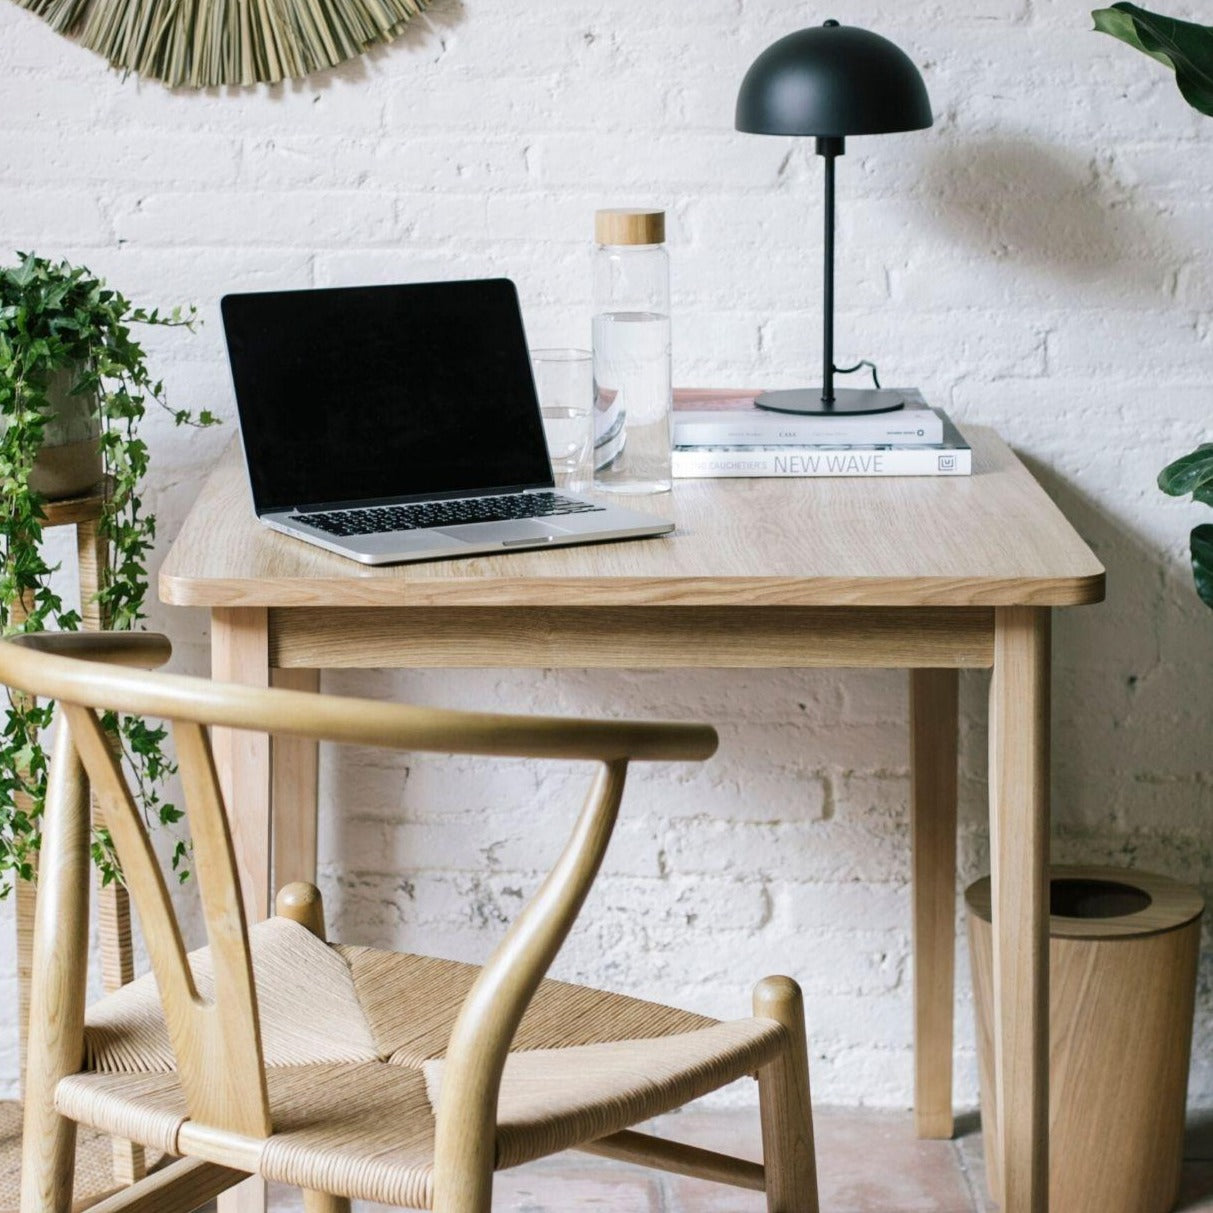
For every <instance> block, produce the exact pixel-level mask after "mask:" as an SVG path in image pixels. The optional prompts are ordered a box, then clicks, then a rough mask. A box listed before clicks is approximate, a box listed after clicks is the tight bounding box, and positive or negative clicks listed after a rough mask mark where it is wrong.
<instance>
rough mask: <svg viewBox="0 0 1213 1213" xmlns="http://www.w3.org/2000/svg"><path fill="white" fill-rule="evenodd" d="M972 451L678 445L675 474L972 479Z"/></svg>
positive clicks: (674, 465) (701, 475) (703, 475)
mask: <svg viewBox="0 0 1213 1213" xmlns="http://www.w3.org/2000/svg"><path fill="white" fill-rule="evenodd" d="M972 470H973V453H972V451H970V450H968V449H967V448H958V449H956V450H945V451H941V450H939V449H937V448H932V449H929V450H922V451H915V450H906V449H904V448H903V449H900V450H876V451H871V450H850V451H842V450H840V451H815V450H809V449H806V448H804V447H800V448H789V449H788V450H786V451H780V450H748V451H747V450H712V449H705V448H692V447H685V446H682V447H675V449H674V452H673V473H674V475H675V476H676V477H679V478H681V479H694V478H701V477H723V476H800V477H813V476H968V475H970V474H971V473H972Z"/></svg>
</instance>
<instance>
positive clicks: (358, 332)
mask: <svg viewBox="0 0 1213 1213" xmlns="http://www.w3.org/2000/svg"><path fill="white" fill-rule="evenodd" d="M223 325H224V329H225V331H226V334H227V344H228V354H229V357H230V359H231V365H232V380H233V382H234V384H235V388H236V404H237V408H238V409H239V413H240V429H241V435H242V438H243V440H244V451H245V456H246V458H247V460H248V469H249V480H250V481H251V483H252V489H253V504H254V505H255V507H256V509H257V512H258V513H259V514H260V513H266V512H269V511H272V510H280V509H292V508H295V507H297V506H315V505H335V504H338V503H344V502H368V501H376V500H384V499H396V498H409V497H418V498H424V497H430V496H436V495H443V494H449V495H460V494H466V495H474V494H477V493H482V492H491V491H496V492H502V491H506V490H509V489H519V488H548V487H551V485H552V468H551V463H550V462H549V460H548V453H547V446H546V444H545V442H544V437H543V424H542V421H541V419H540V414H539V405H538V403H537V401H536V398H535V386H534V380H533V379H532V376H531V366H530V359H529V356H528V353H527V346H526V337H525V334H524V333H523V328H522V314H521V311H520V309H519V306H518V295H517V292H516V291H515V289H514V284H513V283H512V282H510V281H508V280H507V279H504V278H498V279H485V280H477V281H466V282H423V283H410V284H407V285H403V286H367V287H342V288H337V289H330V290H307V291H275V292H268V293H264V294H252V295H228V296H226V297H225V298H224V300H223Z"/></svg>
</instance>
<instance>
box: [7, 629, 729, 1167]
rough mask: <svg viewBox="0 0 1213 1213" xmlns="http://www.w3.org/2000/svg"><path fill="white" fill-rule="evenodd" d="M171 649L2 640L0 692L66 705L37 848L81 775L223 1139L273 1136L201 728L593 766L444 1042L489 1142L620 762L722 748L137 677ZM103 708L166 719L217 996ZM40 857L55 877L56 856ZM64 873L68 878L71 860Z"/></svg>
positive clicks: (708, 737) (595, 851) (208, 1115)
mask: <svg viewBox="0 0 1213 1213" xmlns="http://www.w3.org/2000/svg"><path fill="white" fill-rule="evenodd" d="M168 651H169V650H168V645H167V642H166V641H164V640H163V638H161V637H154V636H150V635H131V634H106V633H101V634H72V635H54V636H52V635H40V636H26V637H21V638H19V639H18V640H17V641H14V642H8V643H3V644H0V681H2V682H4V683H5V684H7V685H8V686H10V687H14V688H17V689H20V690H24V691H28V692H30V693H33V694H35V695H39V696H44V697H49V698H53V699H55V700H57V701H58V703H59V708H60V716H59V719H60V723H61V725H63V724H66V726H67V728H68V730H69V732H70V737H71V742H72V745H71V746H65V745H64V746H59V747H57V752H56V760H55V762H54V763H53V764H52V771H51V781H52V786H51V789H50V792H49V793H48V799H47V813H48V823H47V825H48V829H47V837H48V838H50V837H52V836H53V837H55V838H59V837H64V838H66V837H71V838H75V839H77V840H78V839H80V838H83V837H85V836H86V831H85V830H83V829H82V828H80V823H78V822H77V823H74V828H70V829H60V828H56V829H54V830H52V829H51V828H50V827H51V826H52V824H55V825H56V826H59V825H62V824H63V823H52V822H51V821H50V817H51V815H53V814H56V813H59V814H66V813H74V814H79V813H84V812H87V809H86V808H85V807H84V806H85V805H86V798H85V797H83V796H82V795H80V794H79V792H78V788H77V786H76V785H77V784H78V783H79V780H80V778H81V763H82V764H83V769H84V771H87V774H88V778H89V780H90V782H91V784H92V787H93V790H94V793H95V794H96V795H97V797H98V799H99V802H100V804H101V806H102V810H103V813H104V816H105V821H106V825H107V826H108V828H109V830H110V832H111V834H112V836H113V839H114V845H115V849H116V851H117V855H118V859H119V862H120V864H121V867H122V871H123V875H124V879H125V881H126V883H127V886H128V888H129V889H130V892H131V894H132V897H133V899H134V901H135V905H136V908H137V910H138V912H139V918H140V922H141V925H142V928H143V934H144V938H145V941H146V944H147V949H148V953H149V956H150V958H151V962H152V967H153V970H154V972H155V975H156V981H157V984H158V986H159V990H160V996H161V1001H162V1003H163V1006H164V1012H165V1020H166V1024H167V1028H168V1032H169V1038H170V1042H171V1044H172V1047H173V1051H174V1054H175V1056H176V1059H177V1065H178V1072H179V1077H180V1082H181V1085H182V1088H183V1090H184V1092H185V1096H186V1100H187V1105H188V1109H189V1115H190V1118H191V1119H192V1120H195V1121H198V1122H201V1123H202V1124H205V1125H210V1126H213V1127H215V1128H216V1129H219V1130H224V1131H228V1132H231V1133H237V1134H240V1135H242V1136H247V1137H258V1138H260V1137H264V1136H266V1135H268V1134H269V1133H270V1132H271V1131H272V1124H271V1119H270V1112H269V1103H268V1099H267V1095H266V1081H265V1068H264V1063H263V1054H262V1047H261V1035H260V1027H259V1023H258V1014H257V1001H256V994H255V984H254V978H253V970H252V962H251V958H250V953H249V943H248V927H247V922H246V917H245V911H244V907H243V905H242V902H241V899H240V894H239V883H238V879H237V873H236V863H235V856H234V852H233V847H232V839H231V833H230V830H229V827H228V817H227V813H226V812H225V809H224V805H223V799H222V795H221V792H220V788H219V781H218V777H217V773H216V770H215V765H214V760H213V757H212V753H211V747H210V740H209V737H208V734H207V726H208V725H221V726H224V727H229V728H239V729H250V730H257V731H262V732H269V733H286V734H292V735H295V736H304V737H310V738H314V739H316V740H324V741H334V742H346V743H354V744H359V745H379V746H390V747H393V748H399V749H408V750H419V751H435V752H441V753H459V754H483V755H501V756H515V757H534V758H565V759H569V758H572V759H585V760H591V761H594V762H596V763H598V764H600V767H601V772H600V775H599V777H598V778H597V779H596V780H595V781H594V786H593V788H592V790H591V793H590V796H589V798H588V799H587V802H586V807H585V809H584V810H583V812H582V814H581V817H580V818H579V819H578V822H577V825H576V826H575V827H574V829H573V832H572V834H571V836H570V840H569V842H568V844H567V845H566V847H565V850H564V853H563V854H562V856H561V858H560V860H559V861H558V862H557V864H556V866H555V867H554V868H553V869H552V872H551V873H550V874H549V876H548V878H547V880H546V881H545V882H544V884H543V886H542V888H541V889H540V890H539V892H538V893H537V894H536V895H535V897H534V898H533V899H532V900H531V902H530V903H529V904H528V906H527V907H526V909H525V910H524V911H523V913H522V914H521V915H520V916H519V918H518V919H517V920H516V922H515V924H514V926H513V927H512V928H511V931H510V932H509V934H508V935H507V937H506V939H505V941H503V943H502V944H501V945H500V946H499V947H498V949H497V950H496V952H495V953H494V956H493V957H492V959H491V960H490V961H489V963H488V964H487V965H486V966H485V968H484V970H483V972H482V975H481V978H480V980H479V981H478V982H477V983H476V986H475V987H474V989H473V991H472V992H471V994H469V996H468V999H467V1001H466V1002H465V1004H464V1009H463V1012H462V1013H461V1015H460V1017H459V1020H458V1022H457V1024H456V1027H455V1030H454V1033H453V1035H452V1044H451V1050H450V1051H449V1052H448V1060H449V1063H450V1072H449V1074H448V1077H447V1079H445V1080H444V1091H445V1092H446V1093H447V1094H449V1095H450V1096H451V1099H450V1104H449V1106H450V1107H453V1108H460V1109H462V1112H461V1116H463V1117H464V1118H465V1119H466V1118H467V1116H468V1110H469V1109H472V1110H474V1112H475V1114H474V1115H472V1116H471V1119H472V1120H477V1121H480V1122H483V1123H482V1124H481V1128H487V1135H488V1137H489V1138H490V1145H491V1138H492V1127H493V1124H494V1123H495V1121H494V1117H495V1110H496V1099H497V1090H498V1084H499V1082H500V1075H501V1069H502V1066H503V1065H504V1060H505V1054H506V1051H507V1050H508V1047H509V1042H510V1040H511V1039H512V1037H513V1034H514V1031H515V1029H516V1028H517V1025H518V1021H519V1020H520V1019H521V1017H522V1014H523V1012H524V1011H525V1009H526V1006H527V1004H528V1002H529V1001H530V998H531V996H532V994H533V993H534V991H535V989H536V988H537V987H538V984H539V982H540V980H541V979H542V977H543V975H544V973H545V972H546V970H547V967H548V965H549V964H550V963H551V961H552V959H553V958H554V956H555V954H556V952H557V950H558V949H559V947H560V945H561V943H562V942H563V940H564V938H565V936H566V935H567V933H568V930H569V928H570V927H571V925H572V922H573V920H574V918H575V917H576V914H577V912H578V910H579V909H580V906H581V904H582V902H583V901H584V898H585V896H586V894H587V893H588V891H589V887H590V885H591V883H592V881H593V879H594V876H595V874H596V873H597V870H598V865H599V863H600V862H601V859H602V855H603V852H604V851H605V848H606V843H607V841H608V840H609V837H610V833H611V829H612V827H613V824H614V820H615V814H616V812H617V810H618V807H619V802H620V798H621V795H622V790H623V779H624V773H625V770H626V766H627V763H628V761H629V760H631V759H654V760H668V761H677V760H684V759H692V760H695V759H702V758H706V757H708V756H709V755H710V754H711V753H712V752H713V751H714V749H715V746H716V734H715V731H714V730H712V729H711V728H708V727H706V726H700V725H672V724H657V723H646V722H629V721H582V720H563V719H559V718H551V717H522V716H508V715H502V714H490V713H468V712H452V711H440V710H430V709H421V708H414V707H407V706H403V705H397V704H384V703H377V702H369V701H365V700H359V699H351V698H345V697H337V696H325V695H313V694H309V693H306V692H297V691H285V690H268V689H256V688H248V687H239V686H230V685H225V684H219V683H213V682H208V681H206V680H203V679H196V678H183V677H179V676H172V675H166V674H158V673H152V672H150V671H149V670H147V669H143V668H132V667H139V666H151V665H155V664H159V663H162V662H163V661H164V660H166V659H167V656H168ZM80 658H86V660H80ZM105 711H117V712H120V713H126V714H137V715H146V716H151V717H155V718H158V719H164V720H167V721H168V722H169V724H170V727H171V729H172V735H173V739H174V743H175V747H176V752H177V762H178V766H179V769H180V772H181V777H182V782H183V789H184V795H185V805H186V812H187V815H188V822H189V827H190V832H191V835H192V838H193V845H194V870H195V873H196V878H197V880H198V885H199V892H200V897H201V903H202V910H203V916H204V919H205V923H206V930H207V935H208V938H209V943H210V947H211V953H212V959H213V972H214V998H213V1000H210V1001H208V1000H206V999H204V998H202V997H201V996H200V995H199V992H198V989H197V986H196V985H195V982H194V979H193V976H192V974H191V972H190V968H189V965H188V962H187V960H186V952H185V946H184V943H183V941H182V936H181V931H180V927H179V925H178V922H177V918H176V915H175V913H174V910H173V906H172V902H171V899H170V897H169V894H168V889H167V887H166V884H165V881H164V876H163V874H162V872H161V869H160V865H159V863H158V861H157V858H156V855H155V853H154V850H153V847H152V844H151V841H150V839H149V837H148V834H147V830H146V828H145V826H144V823H143V820H142V816H141V814H140V812H139V809H138V808H137V806H136V805H135V803H134V799H133V797H132V794H131V790H130V787H129V784H128V782H127V779H126V777H125V774H124V772H123V769H122V765H121V763H120V761H119V760H118V758H117V757H116V756H115V750H114V746H113V742H112V738H111V737H110V735H109V734H108V733H107V731H106V730H105V728H104V727H103V724H102V721H101V716H100V713H102V712H105ZM74 845H79V843H78V842H77V843H76V844H74ZM49 858H50V861H51V862H52V863H53V864H57V863H59V862H60V861H61V860H63V859H64V857H55V856H50V857H49ZM69 858H70V857H69ZM62 866H63V867H64V869H65V870H67V869H69V868H70V870H72V871H77V870H79V864H78V863H77V864H75V865H74V866H73V864H72V863H70V862H66V863H63V864H62ZM69 893H70V891H65V892H64V893H63V894H62V895H64V896H67V895H69ZM77 895H79V891H78V890H77ZM50 914H53V911H51V912H50ZM42 921H43V919H41V918H40V920H39V932H40V933H39V937H38V938H37V939H36V941H35V949H36V955H37V956H38V957H41V958H42V960H43V961H44V962H45V963H46V964H47V965H48V966H49V967H54V968H56V969H58V968H60V967H61V966H62V964H63V963H64V962H65V960H66V959H68V958H65V957H64V956H62V955H59V956H56V954H55V947H56V943H55V939H54V933H53V931H48V932H46V933H43V932H42V931H41V924H42ZM46 921H47V922H48V923H49V922H51V921H52V917H50V916H48V918H47V919H46ZM45 936H49V938H48V937H45ZM65 1055H70V1050H68V1052H67V1054H65ZM77 1056H78V1054H77ZM443 1104H444V1105H446V1104H447V1095H446V1094H444V1099H443ZM455 1132H456V1128H455V1127H454V1126H448V1127H447V1128H444V1125H443V1116H442V1113H441V1110H440V1116H439V1136H440V1142H441V1139H442V1138H443V1136H444V1134H445V1135H446V1136H450V1135H451V1134H453V1133H455Z"/></svg>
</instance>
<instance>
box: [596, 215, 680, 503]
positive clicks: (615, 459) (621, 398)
mask: <svg viewBox="0 0 1213 1213" xmlns="http://www.w3.org/2000/svg"><path fill="white" fill-rule="evenodd" d="M594 228H595V236H596V239H597V245H598V247H597V248H596V249H595V251H594V334H593V338H594V432H595V464H596V465H598V466H597V467H596V470H595V472H594V487H595V488H596V489H606V490H608V491H611V492H620V493H664V492H668V491H669V488H670V425H671V418H670V406H671V400H672V393H671V386H670V259H669V256H668V255H667V253H666V250H665V243H664V241H665V212H664V211H648V210H609V211H599V212H598V213H597V215H596V216H595V223H594Z"/></svg>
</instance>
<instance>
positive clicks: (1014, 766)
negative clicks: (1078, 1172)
mask: <svg viewBox="0 0 1213 1213" xmlns="http://www.w3.org/2000/svg"><path fill="white" fill-rule="evenodd" d="M1049 625H1050V617H1049V611H1048V609H1047V608H1035V607H999V608H998V610H997V611H996V613H995V638H994V677H993V681H992V683H991V687H990V866H991V869H992V876H993V899H994V900H993V911H994V914H993V917H994V1067H995V1068H994V1074H995V1078H994V1086H995V1091H996V1098H997V1100H998V1124H999V1135H1000V1138H1001V1146H1002V1158H1003V1192H1002V1201H1001V1204H1002V1209H1003V1213H1045V1211H1046V1210H1047V1209H1048V1203H1049V918H1048V865H1049Z"/></svg>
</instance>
